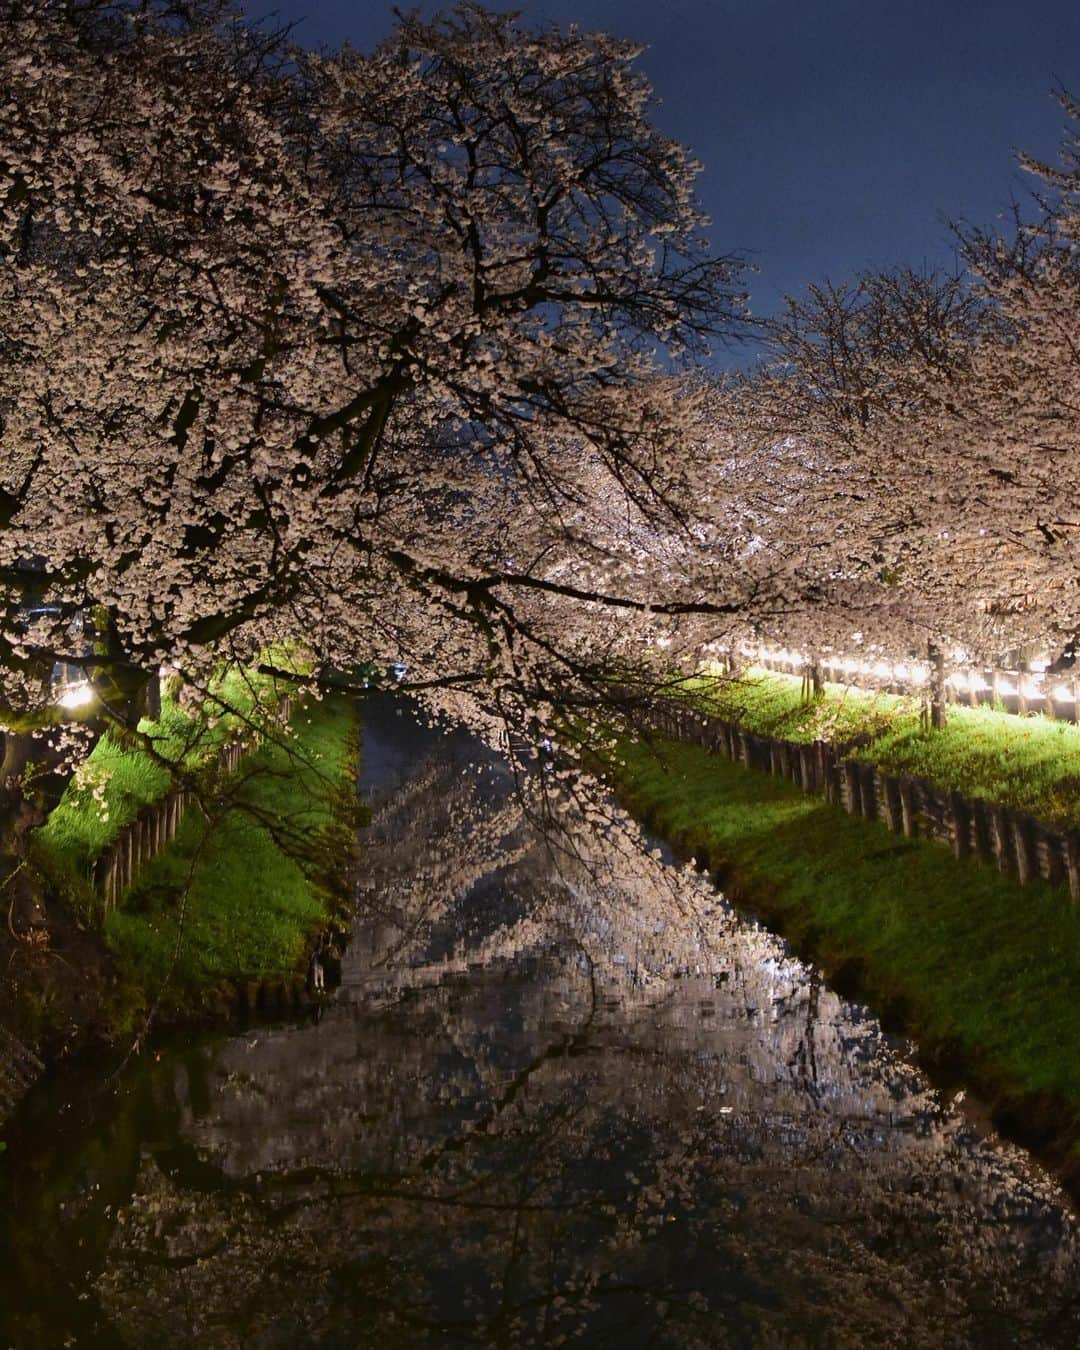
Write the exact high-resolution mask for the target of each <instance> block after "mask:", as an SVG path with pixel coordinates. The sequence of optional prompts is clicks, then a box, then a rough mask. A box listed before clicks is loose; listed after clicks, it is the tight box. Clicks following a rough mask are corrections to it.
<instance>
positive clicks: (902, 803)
mask: <svg viewBox="0 0 1080 1350" xmlns="http://www.w3.org/2000/svg"><path fill="white" fill-rule="evenodd" d="M651 721H652V725H653V727H654V728H655V730H656V731H657V732H659V733H660V734H661V735H663V736H667V737H670V738H671V739H672V740H678V741H686V742H688V743H690V744H692V745H700V746H702V747H703V748H704V749H706V750H710V751H713V752H714V753H716V754H722V755H724V756H726V758H728V759H730V760H734V761H736V762H737V763H741V764H744V765H745V766H746V768H748V769H758V770H760V771H762V772H764V773H772V774H776V775H778V776H779V777H781V778H787V779H788V780H789V781H791V782H793V783H796V784H797V785H798V786H799V787H801V788H802V790H803V791H804V792H820V793H822V794H823V795H824V796H825V797H826V798H827V799H828V800H829V801H831V802H835V803H837V804H839V805H841V806H843V807H844V809H845V810H846V811H848V812H849V813H850V814H851V815H856V816H862V817H864V818H865V819H867V820H879V821H881V822H882V823H883V824H885V825H887V826H888V827H889V829H891V830H892V831H893V832H894V833H896V834H903V835H906V836H908V837H909V838H911V837H912V836H915V835H919V836H922V837H923V838H926V839H936V840H938V841H940V842H942V843H945V844H947V845H948V846H949V847H950V848H951V849H952V851H953V853H954V854H955V855H956V856H957V857H958V858H965V857H974V858H979V859H981V860H982V861H983V862H987V863H990V864H991V865H993V866H995V867H997V868H998V870H999V871H1001V872H1003V873H1005V874H1006V875H1007V876H1011V877H1014V878H1015V879H1016V880H1017V881H1019V882H1020V883H1021V884H1026V883H1027V882H1029V881H1034V880H1035V879H1036V878H1038V877H1042V878H1044V879H1045V880H1046V881H1049V882H1050V883H1051V884H1052V885H1055V886H1057V885H1068V887H1069V894H1070V895H1071V897H1072V899H1073V901H1074V902H1075V903H1080V831H1076V830H1059V829H1055V828H1052V827H1051V826H1048V825H1046V824H1044V823H1043V822H1042V821H1039V820H1036V819H1035V817H1034V816H1030V815H1028V814H1026V813H1025V812H1023V811H1014V810H1012V809H1011V808H1009V807H1006V806H1001V805H999V804H997V803H995V802H987V801H983V800H981V799H980V798H968V797H965V796H963V795H962V794H961V793H959V792H942V791H940V790H938V789H937V788H935V787H933V786H932V785H931V784H930V783H929V782H927V780H926V779H925V778H915V777H912V776H910V775H907V774H899V775H893V774H888V773H883V772H882V771H881V770H880V769H877V768H875V766H874V765H873V764H864V763H862V762H861V761H859V760H855V759H850V758H847V755H848V754H849V753H850V751H851V750H852V749H854V748H855V747H854V746H853V745H834V744H831V743H830V742H828V741H814V742H812V743H809V744H799V743H797V742H794V741H784V740H779V739H777V738H776V737H773V736H756V735H754V734H752V733H751V732H748V731H745V730H744V729H743V728H742V727H740V726H738V725H737V724H736V723H733V722H728V721H726V720H725V719H724V718H721V717H710V716H708V715H706V714H703V713H699V712H695V711H694V710H693V709H691V708H681V707H679V706H678V705H676V704H671V705H668V706H664V707H661V708H658V709H656V710H655V711H654V712H653V714H652V716H651Z"/></svg>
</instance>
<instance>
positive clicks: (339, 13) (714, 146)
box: [248, 0, 1080, 314]
mask: <svg viewBox="0 0 1080 1350" xmlns="http://www.w3.org/2000/svg"><path fill="white" fill-rule="evenodd" d="M405 7H408V6H407V5H406V6H405ZM441 7H444V6H440V5H438V4H435V5H432V4H422V5H420V6H419V8H420V9H421V10H422V11H424V12H425V13H429V12H431V11H432V10H434V9H438V8H441ZM492 7H493V8H500V9H505V8H510V7H511V6H510V5H509V4H493V5H492ZM513 7H517V8H521V9H523V10H524V11H525V14H526V15H527V16H529V17H532V18H535V19H537V20H556V21H559V22H562V23H567V22H571V21H576V22H577V23H579V24H580V25H581V26H582V27H583V28H587V29H601V30H605V31H607V32H612V33H617V34H618V35H619V36H622V37H628V38H632V39H635V40H637V41H641V42H643V43H646V44H648V51H646V52H645V53H644V55H643V56H642V57H641V64H642V66H643V67H644V69H645V71H646V72H647V74H648V75H649V77H650V79H651V81H652V83H653V86H654V88H655V90H656V93H657V95H658V96H659V97H660V98H661V100H662V106H661V107H660V108H658V109H657V111H656V120H657V122H658V123H659V125H660V126H661V127H662V128H663V129H664V130H665V131H666V132H667V133H668V134H669V135H671V136H674V137H676V138H677V139H678V140H680V141H683V142H685V143H687V144H688V145H690V146H691V147H692V148H693V150H694V152H695V153H696V155H697V156H698V158H699V159H701V160H702V161H703V163H704V165H705V172H704V174H703V175H702V177H701V179H700V180H699V193H700V196H701V199H702V201H703V202H704V205H705V208H706V210H707V211H708V212H709V214H710V216H711V217H712V221H713V224H712V229H711V237H712V241H713V245H714V247H715V248H716V249H717V251H718V252H727V251H731V250H742V251H744V252H746V253H749V254H752V255H753V258H754V261H755V262H756V263H757V264H758V266H759V267H760V268H761V272H760V274H759V275H757V276H753V277H751V278H750V289H751V292H752V305H753V308H754V309H755V311H756V312H758V313H761V314H767V313H770V312H772V311H774V310H775V308H776V307H777V305H778V303H779V300H780V297H781V296H782V295H784V294H785V293H786V292H796V291H798V290H799V289H800V288H801V287H803V286H805V285H806V283H807V282H809V281H813V280H817V279H820V278H821V277H823V276H825V275H829V276H832V277H834V278H837V279H839V278H840V277H843V276H846V275H848V274H850V273H851V272H854V271H857V270H859V269H861V268H864V267H872V266H877V265H882V266H884V265H888V264H891V263H910V264H914V265H918V264H921V263H923V262H924V261H925V262H928V263H930V264H932V265H945V266H948V265H949V264H950V262H951V258H952V249H951V245H950V242H949V238H948V230H947V226H946V224H945V221H946V220H947V219H955V218H965V219H968V220H971V221H975V222H978V223H981V224H989V223H991V222H992V221H993V220H994V218H995V216H996V215H997V214H998V213H999V212H1001V211H1002V210H1003V209H1006V208H1007V207H1008V204H1009V200H1010V194H1020V193H1023V192H1024V191H1025V190H1026V189H1027V187H1028V186H1029V185H1030V183H1031V179H1030V178H1029V176H1028V175H1026V174H1021V173H1019V172H1018V170H1017V168H1016V163H1015V158H1014V150H1015V149H1016V148H1018V147H1022V148H1024V149H1027V150H1029V151H1031V152H1033V153H1035V154H1037V155H1040V156H1042V157H1043V158H1051V159H1053V158H1055V157H1056V153H1057V146H1058V143H1059V140H1060V132H1061V128H1062V125H1063V122H1064V117H1063V114H1062V112H1061V109H1060V108H1059V106H1058V105H1057V104H1056V103H1055V102H1054V101H1053V100H1052V98H1051V96H1050V91H1051V89H1052V87H1053V86H1054V85H1055V84H1056V83H1062V84H1064V85H1065V86H1066V87H1069V88H1071V89H1072V90H1073V92H1080V0H1045V2H1044V3H1041V4H1040V3H1030V0H1029V2H1028V3H1024V2H1023V0H1009V2H1008V3H1005V2H1004V0H519V3H518V4H517V5H516V6H513ZM248 11H249V13H251V14H252V15H257V14H267V13H269V12H274V13H276V14H277V15H278V17H279V18H281V19H287V20H301V22H300V25H299V27H298V28H297V30H296V36H297V38H298V40H300V41H302V42H304V43H305V45H311V46H319V45H331V46H334V45H337V44H338V43H339V42H340V41H341V40H342V39H344V38H348V39H349V40H350V41H351V42H352V43H353V45H354V46H356V47H359V48H361V49H366V48H368V47H370V46H371V45H372V44H373V43H374V42H375V41H377V40H378V39H379V38H381V37H383V36H385V35H386V34H387V33H388V32H389V31H390V28H391V27H392V24H393V16H392V11H391V6H390V4H389V3H385V2H384V0H266V2H265V6H263V5H261V4H260V2H259V0H248Z"/></svg>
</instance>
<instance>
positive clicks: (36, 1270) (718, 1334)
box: [0, 699, 1080, 1347]
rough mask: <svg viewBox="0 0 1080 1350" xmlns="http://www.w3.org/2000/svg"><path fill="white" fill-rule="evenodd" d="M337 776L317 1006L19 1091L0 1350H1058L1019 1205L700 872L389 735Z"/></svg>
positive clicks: (500, 779)
mask: <svg viewBox="0 0 1080 1350" xmlns="http://www.w3.org/2000/svg"><path fill="white" fill-rule="evenodd" d="M364 746H365V754H364V778H363V781H362V782H361V784H360V790H361V792H362V793H364V794H365V795H366V796H367V797H368V798H369V799H370V800H371V801H372V802H373V805H374V817H373V821H372V824H371V826H370V828H369V829H368V830H367V831H366V832H365V839H364V850H363V858H364V869H363V876H362V878H361V882H360V885H359V888H358V894H357V897H356V901H357V912H358V918H357V925H356V935H355V939H354V941H353V944H352V946H351V948H350V950H349V952H348V954H347V956H346V958H345V962H344V966H343V971H342V984H341V987H340V989H339V990H338V993H337V997H336V1000H335V1002H334V1003H333V1004H332V1005H331V1006H330V1008H329V1009H328V1010H327V1011H326V1014H325V1015H324V1016H323V1018H322V1020H321V1021H320V1022H319V1023H318V1024H317V1025H312V1024H311V1023H302V1024H292V1025H284V1026H277V1027H256V1028H249V1029H248V1030H247V1031H246V1032H245V1033H244V1034H243V1035H232V1036H217V1037H213V1038H210V1037H198V1038H195V1039H193V1040H192V1041H191V1043H190V1044H187V1045H180V1046H169V1047H168V1048H163V1049H161V1050H160V1052H158V1054H156V1055H153V1054H152V1055H149V1056H145V1057H144V1058H143V1059H142V1061H141V1062H137V1063H134V1064H133V1065H132V1066H131V1067H130V1069H129V1071H128V1072H127V1073H126V1074H125V1075H124V1076H123V1077H122V1078H121V1079H120V1080H119V1081H117V1082H116V1083H115V1084H113V1085H111V1087H110V1088H109V1089H108V1090H107V1091H104V1092H103V1091H101V1090H100V1084H99V1083H97V1082H96V1080H95V1078H94V1073H93V1071H92V1070H83V1071H82V1074H83V1076H80V1075H79V1074H72V1075H69V1076H67V1077H65V1078H62V1079H60V1080H57V1081H56V1082H53V1083H51V1084H44V1085H42V1087H41V1088H40V1089H39V1090H37V1091H36V1092H35V1093H33V1094H32V1095H31V1097H30V1098H29V1099H28V1101H27V1103H26V1105H25V1108H24V1110H23V1111H22V1113H21V1115H20V1117H19V1119H18V1120H17V1121H16V1122H15V1125H14V1129H13V1133H12V1135H11V1138H10V1145H11V1147H10V1150H9V1152H8V1154H6V1155H4V1157H3V1159H2V1160H0V1245H2V1247H3V1251H2V1252H0V1281H2V1285H0V1288H2V1294H3V1309H4V1314H5V1316H6V1319H7V1322H8V1326H7V1327H5V1328H4V1330H5V1333H6V1337H7V1339H6V1341H4V1340H3V1338H0V1344H11V1345H17V1346H19V1347H22V1346H27V1347H29V1346H35V1347H36V1346H39V1345H41V1346H45V1345H52V1344H58V1345H59V1344H65V1343H70V1344H76V1345H124V1346H155V1347H156V1346H190V1345H214V1346H260V1347H264V1346H265V1347H278V1346H281V1347H285V1346H290V1347H291V1346H306V1345H327V1346H342V1347H344V1346H355V1345H361V1344H369V1343H370V1344H377V1345H380V1346H409V1347H412V1346H427V1345H431V1346H443V1345H451V1346H452V1345H462V1346H466V1345H507V1346H509V1345H547V1344H562V1343H566V1342H574V1341H577V1342H578V1343H581V1344H584V1345H589V1346H603V1345H611V1346H615V1345H618V1346H673V1347H683V1346H702V1347H705V1346H708V1347H712V1346H723V1345H777V1346H798V1345H851V1346H866V1345H896V1346H934V1347H937V1346H951V1345H957V1346H960V1345H975V1346H991V1345H1002V1346H1005V1345H1032V1346H1046V1345H1070V1346H1071V1345H1074V1344H1076V1343H1078V1342H1080V1308H1078V1304H1077V1291H1078V1290H1080V1278H1078V1277H1080V1245H1078V1240H1077V1229H1076V1223H1075V1220H1074V1218H1073V1216H1072V1214H1071V1212H1070V1211H1069V1209H1068V1207H1067V1205H1066V1203H1065V1201H1064V1199H1063V1197H1062V1195H1061V1193H1060V1192H1059V1190H1058V1189H1057V1188H1056V1187H1055V1185H1054V1184H1053V1183H1052V1182H1051V1181H1050V1180H1049V1179H1048V1178H1047V1177H1045V1176H1044V1175H1043V1174H1042V1173H1040V1172H1039V1171H1038V1169H1036V1168H1035V1167H1034V1166H1032V1165H1031V1164H1030V1163H1029V1162H1028V1161H1027V1160H1026V1159H1025V1158H1024V1156H1023V1155H1022V1154H1020V1153H1019V1152H1018V1151H1016V1150H1014V1149H1010V1148H1007V1147H1004V1146H1001V1145H998V1144H996V1143H995V1142H993V1141H988V1140H980V1139H978V1138H976V1137H975V1135H974V1134H973V1133H972V1131H971V1130H970V1128H969V1127H968V1126H967V1125H966V1124H965V1122H964V1120H963V1119H962V1118H961V1117H960V1115H959V1114H958V1113H956V1112H955V1111H953V1110H951V1109H950V1108H948V1107H947V1106H946V1105H945V1104H943V1102H942V1101H941V1099H940V1098H939V1097H938V1095H937V1094H936V1093H934V1092H933V1090H932V1089H931V1088H930V1087H929V1085H928V1084H927V1083H926V1081H925V1080H924V1079H923V1078H922V1077H921V1076H920V1075H919V1074H918V1072H917V1071H916V1070H915V1069H914V1068H912V1066H911V1065H910V1064H908V1063H906V1062H905V1061H904V1060H903V1059H901V1058H899V1057H897V1056H896V1055H895V1054H894V1053H893V1051H892V1049H891V1048H890V1046H889V1044H888V1042H887V1040H886V1038H885V1037H883V1035H882V1033H881V1030H880V1028H879V1027H878V1026H877V1024H876V1023H874V1022H873V1021H872V1020H870V1019H868V1018H867V1017H866V1016H865V1015H864V1014H863V1013H862V1011H861V1010H859V1009H857V1008H853V1007H852V1006H851V1005H848V1004H846V1003H844V1002H843V1001H842V1000H841V999H840V998H838V997H837V996H836V995H835V994H834V993H833V992H831V991H830V990H829V989H828V988H827V987H825V986H824V985H823V984H822V983H821V981H820V979H819V978H818V977H817V975H816V974H815V973H814V972H813V971H811V970H808V969H807V968H806V967H804V966H802V965H801V964H799V963H798V962H796V961H794V960H792V959H791V957H790V956H789V955H788V953H787V952H786V950H785V949H784V948H783V946H782V945H781V944H780V943H778V942H777V941H776V940H775V939H774V938H772V937H771V936H770V935H769V934H768V933H766V932H764V931H763V930H761V929H760V928H758V927H756V926H754V925H750V924H747V923H745V922H743V921H740V920H739V919H737V918H736V917H735V916H734V915H733V914H732V913H731V912H730V910H729V909H728V908H727V906H726V905H725V904H724V903H723V901H722V899H721V898H720V897H718V896H717V895H716V893H715V892H713V891H712V890H711V889H710V887H709V886H708V884H707V882H706V881H705V880H704V879H703V878H702V877H701V876H699V875H697V874H696V873H694V872H693V871H691V870H689V869H684V870H678V869H676V868H674V867H672V866H670V865H669V864H668V863H667V862H666V861H665V860H664V859H662V858H661V857H658V856H655V855H654V854H653V853H652V852H651V851H650V849H649V848H648V847H647V846H643V844H642V842H641V841H640V840H635V839H633V838H632V837H630V836H629V835H628V834H627V833H626V832H625V831H624V830H619V829H612V828H609V827H607V826H606V825H605V824H604V822H603V821H602V820H601V819H600V818H597V819H595V820H588V821H586V820H584V819H581V818H579V817H575V816H574V815H573V814H570V815H569V816H568V817H567V821H566V823H565V833H564V834H563V835H562V836H561V839H560V840H559V841H557V843H556V846H555V847H552V841H551V840H546V839H544V838H543V837H542V832H541V831H540V830H539V829H538V828H537V826H536V824H535V821H534V819H533V817H532V815H531V814H528V813H523V810H522V803H521V801H520V800H519V799H518V797H517V796H516V795H515V794H514V792H513V790H512V787H513V784H512V779H511V777H510V775H509V773H508V771H507V770H506V768H505V766H504V765H503V764H502V762H501V761H500V760H499V759H498V757H497V756H495V755H494V754H492V753H491V752H489V751H487V750H485V749H483V748H482V747H480V746H478V744H477V743H476V742H475V741H474V740H473V739H472V738H471V737H469V736H468V735H466V734H465V733H464V732H456V733H454V734H452V735H443V734H441V733H436V732H433V731H431V730H428V729H426V728H424V727H422V726H421V725H420V724H419V723H418V722H417V720H416V719H415V717H414V716H413V714H412V712H411V710H409V709H408V707H407V706H405V707H402V705H401V704H400V703H394V702H393V701H391V700H387V699H381V700H372V701H371V702H370V703H369V705H368V707H367V710H366V717H365V742H364ZM568 844H572V847H568V846H567V845H568ZM91 1086H96V1087H97V1088H98V1089H99V1090H98V1091H96V1092H92V1091H90V1090H89V1088H90V1087H91Z"/></svg>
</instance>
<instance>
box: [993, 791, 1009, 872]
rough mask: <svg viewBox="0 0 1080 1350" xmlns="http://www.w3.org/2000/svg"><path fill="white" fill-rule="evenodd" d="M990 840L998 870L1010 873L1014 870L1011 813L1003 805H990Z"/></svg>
mask: <svg viewBox="0 0 1080 1350" xmlns="http://www.w3.org/2000/svg"><path fill="white" fill-rule="evenodd" d="M990 840H991V847H992V848H993V850H994V859H995V861H996V862H997V866H998V871H999V872H1004V873H1005V874H1006V875H1008V874H1009V873H1010V872H1011V871H1012V870H1013V869H1012V861H1011V858H1010V854H1011V851H1012V850H1011V841H1012V830H1011V828H1010V822H1009V813H1008V811H1006V809H1005V807H1003V806H997V805H993V806H991V807H990Z"/></svg>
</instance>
